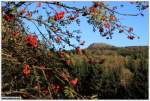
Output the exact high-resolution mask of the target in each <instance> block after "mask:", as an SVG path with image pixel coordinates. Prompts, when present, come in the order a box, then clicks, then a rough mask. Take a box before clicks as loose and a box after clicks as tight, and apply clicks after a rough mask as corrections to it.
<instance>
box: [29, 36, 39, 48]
mask: <svg viewBox="0 0 150 101" xmlns="http://www.w3.org/2000/svg"><path fill="white" fill-rule="evenodd" d="M26 43H27V46H28V47H30V48H33V47H34V48H36V47H37V43H38V42H37V37H36V36H33V35H27V37H26Z"/></svg>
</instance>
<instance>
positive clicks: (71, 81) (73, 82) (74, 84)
mask: <svg viewBox="0 0 150 101" xmlns="http://www.w3.org/2000/svg"><path fill="white" fill-rule="evenodd" d="M77 83H78V78H75V79H73V80H70V84H71V85H73V86H76V85H77Z"/></svg>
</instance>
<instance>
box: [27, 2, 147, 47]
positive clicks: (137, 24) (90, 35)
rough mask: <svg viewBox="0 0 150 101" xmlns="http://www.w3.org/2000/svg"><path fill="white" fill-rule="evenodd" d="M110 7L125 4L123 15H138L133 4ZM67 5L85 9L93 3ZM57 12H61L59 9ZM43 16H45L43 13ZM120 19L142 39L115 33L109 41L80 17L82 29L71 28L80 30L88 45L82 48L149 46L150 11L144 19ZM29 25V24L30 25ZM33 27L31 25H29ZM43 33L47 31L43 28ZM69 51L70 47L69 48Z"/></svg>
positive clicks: (130, 17) (120, 9) (122, 10)
mask: <svg viewBox="0 0 150 101" xmlns="http://www.w3.org/2000/svg"><path fill="white" fill-rule="evenodd" d="M106 3H107V4H108V5H109V6H115V5H120V4H123V5H124V7H123V8H121V7H120V8H119V9H118V11H119V12H121V13H131V14H136V13H137V9H136V8H135V7H134V6H132V5H131V4H129V3H127V2H106ZM65 4H66V5H69V6H75V7H83V6H91V2H65ZM29 9H30V10H31V9H33V6H32V7H30V8H29ZM57 10H59V11H62V9H61V10H60V9H59V8H57ZM41 14H44V13H42V12H41ZM116 16H117V17H118V18H120V19H121V20H120V21H121V22H122V24H123V25H126V26H129V27H133V28H134V32H135V34H136V35H138V36H140V39H134V40H129V39H127V36H126V35H125V34H122V33H118V32H114V34H113V38H112V39H109V40H107V39H106V38H104V37H101V36H100V34H99V32H98V31H96V32H93V29H92V26H91V25H89V24H88V23H87V21H86V18H84V17H80V19H81V25H80V27H78V26H76V25H71V27H70V29H71V28H78V29H80V30H81V32H82V33H81V39H83V40H85V41H86V43H85V45H84V46H82V47H81V48H86V47H88V46H89V45H90V44H92V43H107V44H111V45H114V46H119V47H120V46H145V45H148V10H145V11H144V17H142V16H136V17H132V16H119V15H116ZM28 24H29V23H28ZM29 25H31V24H29ZM31 29H35V28H34V27H33V26H31ZM41 29H42V31H43V32H45V30H44V29H43V28H41ZM34 31H35V32H36V33H38V31H37V30H34ZM67 49H69V47H67Z"/></svg>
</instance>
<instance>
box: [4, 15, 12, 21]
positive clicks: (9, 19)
mask: <svg viewBox="0 0 150 101" xmlns="http://www.w3.org/2000/svg"><path fill="white" fill-rule="evenodd" d="M4 19H5V20H6V21H8V22H10V21H12V19H13V15H12V14H5V15H4Z"/></svg>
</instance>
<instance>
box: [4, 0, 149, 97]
mask: <svg viewBox="0 0 150 101" xmlns="http://www.w3.org/2000/svg"><path fill="white" fill-rule="evenodd" d="M130 3H131V5H133V4H134V5H138V7H137V8H138V10H139V13H138V14H122V13H120V12H117V7H109V6H108V5H106V4H105V2H92V5H91V6H90V7H86V6H84V7H82V8H77V7H72V6H68V5H66V4H65V3H64V2H19V1H17V2H2V76H3V77H2V78H3V83H2V94H3V95H5V96H10V95H11V96H13V95H15V96H16V95H17V96H22V98H27V99H31V98H35V99H37V98H43V99H44V98H45V99H46V98H49V99H61V98H72V99H83V98H86V97H85V96H82V95H80V93H79V90H78V83H79V82H80V78H79V77H77V76H76V75H73V74H72V73H71V72H70V69H71V67H72V66H73V62H72V60H71V57H70V53H69V52H67V51H65V47H66V46H67V45H68V46H71V47H73V48H74V49H75V54H78V55H80V54H82V50H81V49H80V46H81V45H84V44H85V42H86V41H84V40H82V39H81V36H80V33H81V32H80V30H78V29H73V28H72V30H69V28H68V26H69V25H71V24H75V25H77V26H79V25H80V22H81V19H80V17H81V16H82V17H86V18H87V23H89V24H90V25H91V26H93V31H96V30H98V31H99V33H100V35H101V36H102V37H105V38H106V39H111V38H112V35H113V33H114V32H115V31H117V32H118V33H123V34H126V35H127V38H128V39H130V40H133V39H135V38H138V39H139V36H137V35H136V34H134V29H133V28H132V27H127V26H125V25H122V24H121V21H120V19H119V18H117V15H123V16H138V15H142V16H143V13H142V12H143V10H145V9H146V8H148V4H147V2H130ZM31 7H32V8H31ZM56 8H58V9H60V10H59V11H57V10H56ZM41 12H42V13H41ZM33 26H34V27H33ZM35 29H36V31H34V30H35ZM74 39H75V40H76V41H77V42H78V44H74V43H73V42H72V40H74Z"/></svg>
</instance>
